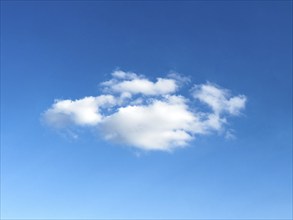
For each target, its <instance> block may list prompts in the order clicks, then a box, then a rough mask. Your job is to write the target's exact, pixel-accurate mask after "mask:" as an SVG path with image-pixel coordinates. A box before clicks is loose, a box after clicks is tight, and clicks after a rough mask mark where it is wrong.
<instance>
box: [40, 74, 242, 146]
mask: <svg viewBox="0 0 293 220" xmlns="http://www.w3.org/2000/svg"><path fill="white" fill-rule="evenodd" d="M175 76H176V77H175ZM181 79H183V77H180V76H179V75H176V74H174V73H173V74H172V75H169V77H166V78H157V79H156V81H154V82H153V81H151V80H150V79H148V78H146V77H144V76H142V75H138V74H136V73H132V72H124V71H121V70H118V71H114V72H113V73H112V79H110V80H109V81H106V82H103V83H101V86H102V87H103V91H104V93H105V94H102V95H99V96H96V97H92V96H90V97H85V98H82V99H78V100H74V101H73V100H56V101H55V103H54V104H53V105H52V107H51V108H49V109H48V110H47V111H45V112H44V114H43V117H44V119H45V121H46V122H47V123H48V124H49V125H51V126H54V127H57V128H64V127H67V126H69V125H76V126H83V127H84V126H87V127H96V128H98V129H97V130H98V131H100V132H101V134H102V135H103V136H104V138H105V139H106V140H110V141H114V142H117V143H121V144H125V145H129V146H132V147H136V148H140V149H143V150H162V151H170V150H173V149H175V148H181V147H184V146H186V145H188V143H189V142H190V141H191V140H193V139H194V138H195V136H196V135H204V134H210V133H212V132H218V131H223V130H225V124H226V123H227V118H228V117H229V116H236V115H239V113H240V112H241V110H243V109H244V107H245V103H246V97H245V96H244V95H238V96H232V95H231V93H230V92H229V91H228V90H226V89H223V88H220V87H219V86H217V85H215V84H212V83H205V84H201V85H194V86H193V89H192V90H191V94H192V97H193V99H189V98H188V97H183V96H181V95H179V94H176V93H177V92H178V90H179V88H180V86H181V85H182V80H181ZM185 79H186V78H185ZM194 99H196V100H198V101H199V102H201V103H203V104H205V105H207V106H208V107H209V108H210V110H208V111H199V110H195V108H192V107H191V106H194V103H193V102H194V101H195V100H194ZM196 109H200V108H196Z"/></svg>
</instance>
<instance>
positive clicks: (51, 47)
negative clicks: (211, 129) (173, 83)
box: [1, 1, 292, 219]
mask: <svg viewBox="0 0 293 220" xmlns="http://www.w3.org/2000/svg"><path fill="white" fill-rule="evenodd" d="M291 10H292V2H291V1H247V2H245V1H236V2H232V1H208V2H201V1H182V2H181V1H180V2H179V1H178V2H177V1H170V2H166V1H136V2H131V1H128V2H122V1H121V2H120V1H110V2H103V1H60V2H59V1H1V217H2V219H9V218H13V219H17V218H20V219H21V218H22V219H24V218H26V219H42V218H47V219H48V218H51V219H55V218H56V219H61V218H67V219H71V218H76V219H83V218H112V219H113V218H194V219H197V218H208V219H213V218H222V219H229V218H234V219H240V218H247V219H249V218H253V219H257V218H263V219H282V218H287V219H290V218H292V11H291ZM116 68H121V69H123V70H125V71H134V72H138V73H141V74H144V75H145V76H147V77H150V78H152V77H158V76H165V75H166V74H167V73H169V72H170V71H177V72H179V73H182V74H184V75H187V76H190V77H191V78H192V81H193V82H194V83H205V82H206V81H210V82H214V83H217V84H219V85H221V86H223V87H224V88H229V89H231V91H233V93H235V94H245V95H246V97H247V98H248V101H247V104H246V108H245V110H244V111H243V115H242V116H241V117H237V118H232V120H230V121H229V124H230V125H231V128H232V129H233V130H234V131H235V135H236V139H233V140H227V139H225V138H224V137H223V136H222V135H211V136H202V137H199V138H197V139H196V140H194V141H193V142H191V144H190V146H189V147H187V148H184V149H179V150H175V151H174V152H173V153H166V152H148V153H145V154H142V155H141V156H140V157H138V156H136V154H135V153H134V151H133V150H131V149H130V148H128V147H126V146H117V145H116V144H113V143H109V142H106V141H104V140H103V139H102V138H100V137H97V136H95V135H92V134H91V132H89V131H80V133H81V134H80V138H78V139H77V140H73V139H71V138H69V137H67V136H64V135H62V133H61V134H60V133H59V132H56V131H55V130H54V129H51V128H48V127H47V126H44V124H43V123H42V122H41V119H40V118H41V114H42V113H43V112H44V111H45V110H46V109H48V108H49V107H50V106H51V105H52V103H53V100H54V99H56V98H59V99H79V98H82V97H84V96H88V95H92V96H95V95H99V92H100V91H99V87H98V84H99V83H100V82H103V81H105V80H107V79H109V74H110V73H111V72H112V71H113V70H115V69H116ZM185 92H186V93H188V91H187V90H186V91H185Z"/></svg>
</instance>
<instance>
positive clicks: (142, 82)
mask: <svg viewBox="0 0 293 220" xmlns="http://www.w3.org/2000/svg"><path fill="white" fill-rule="evenodd" d="M112 76H113V79H111V80H109V81H106V82H104V83H102V85H103V86H105V87H106V89H107V91H111V92H114V93H122V94H125V93H128V94H143V95H148V96H149V95H165V94H170V93H174V92H175V91H176V90H177V84H176V81H175V80H174V79H171V78H169V79H164V78H157V79H156V82H152V81H150V80H149V79H147V78H145V77H143V76H138V75H137V74H135V73H132V72H123V71H121V70H119V71H115V72H113V73H112Z"/></svg>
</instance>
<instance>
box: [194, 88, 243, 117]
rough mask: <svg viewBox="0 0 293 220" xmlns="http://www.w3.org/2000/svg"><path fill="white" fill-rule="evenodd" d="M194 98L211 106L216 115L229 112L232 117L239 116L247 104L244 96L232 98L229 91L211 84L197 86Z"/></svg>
mask: <svg viewBox="0 0 293 220" xmlns="http://www.w3.org/2000/svg"><path fill="white" fill-rule="evenodd" d="M193 96H194V97H195V98H196V99H198V100H200V101H201V102H203V103H205V104H207V105H208V106H210V107H211V108H212V109H213V111H214V112H215V113H216V114H221V113H224V112H227V113H229V114H232V115H238V114H239V113H240V111H241V110H242V109H243V108H244V107H245V103H246V97H245V96H244V95H238V96H233V97H231V94H230V92H229V91H228V90H226V89H222V88H220V87H218V86H217V85H214V84H211V83H206V84H202V85H196V86H195V87H194V91H193Z"/></svg>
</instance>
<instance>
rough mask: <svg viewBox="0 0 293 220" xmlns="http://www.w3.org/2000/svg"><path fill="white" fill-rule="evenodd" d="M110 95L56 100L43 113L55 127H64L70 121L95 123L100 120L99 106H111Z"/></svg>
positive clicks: (113, 102)
mask: <svg viewBox="0 0 293 220" xmlns="http://www.w3.org/2000/svg"><path fill="white" fill-rule="evenodd" d="M115 102H116V101H115V98H114V97H113V96H112V95H101V96H97V97H92V96H90V97H85V98H83V99H79V100H75V101H72V100H69V99H67V100H56V101H55V103H54V104H53V106H52V107H51V108H50V109H48V110H47V111H46V112H45V113H44V117H45V120H46V121H47V122H48V123H49V124H50V125H53V126H55V127H64V126H66V125H68V124H70V123H74V124H76V125H96V124H97V123H99V122H101V120H102V117H103V116H102V115H101V114H100V107H105V106H113V105H114V104H115Z"/></svg>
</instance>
